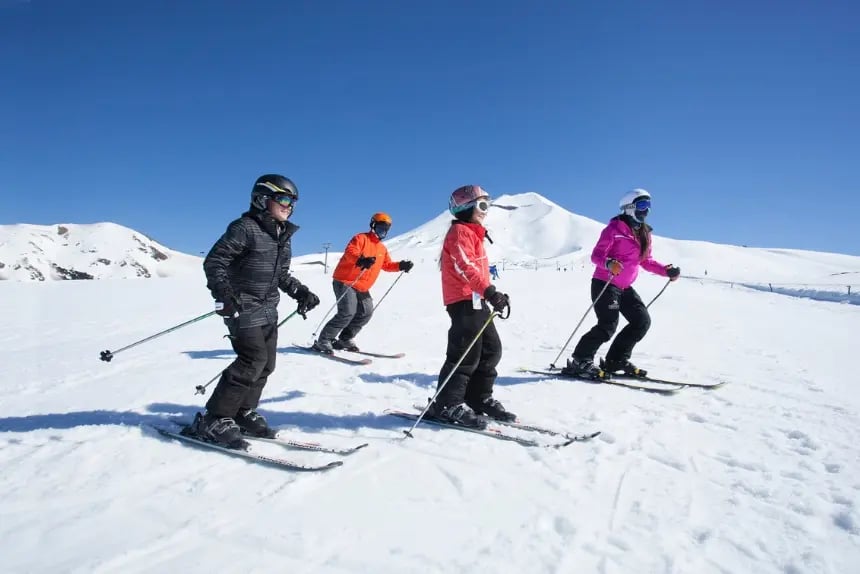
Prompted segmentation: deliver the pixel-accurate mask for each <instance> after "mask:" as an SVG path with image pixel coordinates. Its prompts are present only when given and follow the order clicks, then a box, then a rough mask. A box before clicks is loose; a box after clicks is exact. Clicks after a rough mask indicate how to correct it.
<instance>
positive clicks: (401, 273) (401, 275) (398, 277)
mask: <svg viewBox="0 0 860 574" xmlns="http://www.w3.org/2000/svg"><path fill="white" fill-rule="evenodd" d="M404 273H405V271H401V272H400V274H399V275H398V276H397V279H395V280H394V283H392V284H391V287H389V288H388V290H386V291H385V293H383V294H382V297H380V298H379V301H377V302H376V305H374V306H373V310H372V311H371V313H372V312H373V311H376V308H377V307H379V305H380V304H381V303H382V300H383V299H385V297H386V295H388V293H389V291H391V290H392V289H393V288H394V286H395V285H397V282H398V281H400V278H401V277H403V274H404Z"/></svg>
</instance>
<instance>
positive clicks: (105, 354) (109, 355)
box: [99, 311, 216, 363]
mask: <svg viewBox="0 0 860 574" xmlns="http://www.w3.org/2000/svg"><path fill="white" fill-rule="evenodd" d="M215 313H216V311H209V312H208V313H204V314H203V315H200V316H199V317H195V318H193V319H191V320H188V321H185V322H184V323H180V324H179V325H176V326H175V327H171V328H169V329H165V330H164V331H161V332H159V333H156V334H155V335H150V336H149V337H147V338H145V339H141V340H140V341H136V342H134V343H132V344H131V345H126V346H125V347H123V348H121V349H117V350H116V351H109V350H105V351H102V352H101V353H100V357H99V358H100V359H101V360H102V361H105V362H107V363H109V362H110V361H111V359H113V356H114V355H116V354H117V353H121V352H123V351H127V350H128V349H131V348H132V347H136V346H138V345H141V344H143V343H146V342H147V341H152V340H153V339H157V338H158V337H161V336H162V335H166V334H168V333H171V332H173V331H176V330H177V329H181V328H182V327H185V326H187V325H190V324H191V323H196V322H197V321H200V320H201V319H205V318H206V317H209V316H211V315H214V314H215Z"/></svg>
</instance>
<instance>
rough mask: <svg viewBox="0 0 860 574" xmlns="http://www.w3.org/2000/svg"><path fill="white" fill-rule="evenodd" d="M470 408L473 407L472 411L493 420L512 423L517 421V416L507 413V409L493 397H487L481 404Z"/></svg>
mask: <svg viewBox="0 0 860 574" xmlns="http://www.w3.org/2000/svg"><path fill="white" fill-rule="evenodd" d="M470 406H471V407H472V410H474V411H475V412H476V413H477V414H479V415H485V416H488V417H490V418H491V419H495V420H497V421H502V422H509V423H512V422H514V421H515V420H517V415H515V414H514V413H511V412H508V411H506V410H505V407H504V406H502V403H500V402H499V401H497V400H496V399H494V398H493V397H487V398H485V399H484V400H482V401H481V402H480V403H477V404H473V405H470Z"/></svg>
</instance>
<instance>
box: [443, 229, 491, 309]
mask: <svg viewBox="0 0 860 574" xmlns="http://www.w3.org/2000/svg"><path fill="white" fill-rule="evenodd" d="M486 235H487V230H486V229H484V226H483V225H481V224H480V223H459V222H458V223H453V224H451V227H450V228H449V229H448V233H447V235H445V242H444V243H443V244H442V257H441V259H440V261H439V264H440V265H441V268H442V300H443V301H444V303H445V305H450V304H451V303H457V302H458V301H467V300H469V299H471V298H472V293H473V292H474V293H478V294H479V295H480V296H481V298H483V297H484V291H485V290H486V289H487V287H489V286H490V263H489V260H488V259H487V252H486V251H485V250H484V237H485V236H486Z"/></svg>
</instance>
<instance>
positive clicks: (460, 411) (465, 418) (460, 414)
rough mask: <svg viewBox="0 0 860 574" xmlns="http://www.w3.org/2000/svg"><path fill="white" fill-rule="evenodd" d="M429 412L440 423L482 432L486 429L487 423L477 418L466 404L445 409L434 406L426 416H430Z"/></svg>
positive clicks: (449, 406)
mask: <svg viewBox="0 0 860 574" xmlns="http://www.w3.org/2000/svg"><path fill="white" fill-rule="evenodd" d="M431 412H432V417H433V418H436V419H438V420H440V421H442V422H446V423H450V424H455V425H460V426H463V427H467V428H472V429H478V430H484V429H485V428H487V421H485V420H483V419H482V418H481V417H479V416H477V415H476V414H475V412H474V411H473V410H472V409H471V408H469V406H468V405H467V404H466V403H460V404H459V405H448V406H446V407H437V406H436V405H434V406H433V407H430V410H429V411H427V414H431Z"/></svg>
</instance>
